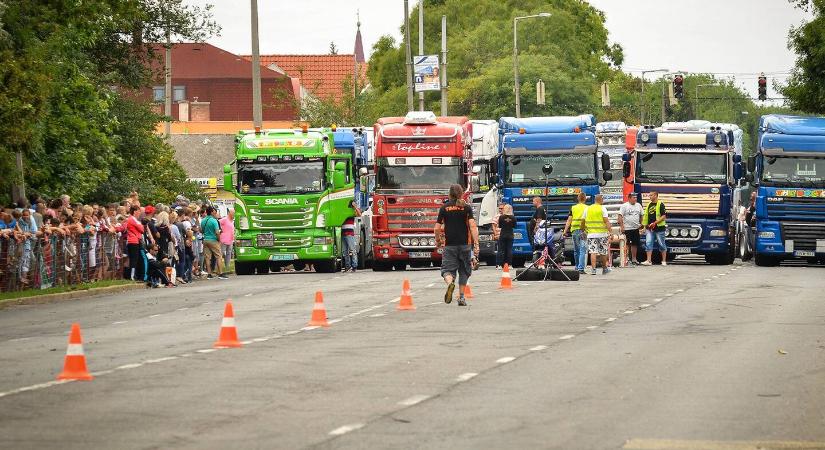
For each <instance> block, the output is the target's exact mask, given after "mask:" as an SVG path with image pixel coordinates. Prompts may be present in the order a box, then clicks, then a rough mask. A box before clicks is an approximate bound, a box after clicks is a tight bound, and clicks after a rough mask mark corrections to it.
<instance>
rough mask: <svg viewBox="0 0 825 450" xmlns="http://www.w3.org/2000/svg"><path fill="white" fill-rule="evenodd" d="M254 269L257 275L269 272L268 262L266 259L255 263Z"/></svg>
mask: <svg viewBox="0 0 825 450" xmlns="http://www.w3.org/2000/svg"><path fill="white" fill-rule="evenodd" d="M255 270H256V271H257V272H258V275H266V274H268V273H269V263H268V262H266V261H264V262H259V263H255Z"/></svg>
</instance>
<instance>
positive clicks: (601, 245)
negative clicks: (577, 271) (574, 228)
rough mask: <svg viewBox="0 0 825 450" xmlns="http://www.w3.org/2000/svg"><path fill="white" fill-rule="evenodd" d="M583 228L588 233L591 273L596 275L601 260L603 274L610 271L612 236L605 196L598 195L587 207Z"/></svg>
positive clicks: (582, 223)
mask: <svg viewBox="0 0 825 450" xmlns="http://www.w3.org/2000/svg"><path fill="white" fill-rule="evenodd" d="M581 226H582V229H584V232H585V234H586V235H587V250H588V251H589V252H590V264H591V268H590V274H591V275H596V266H597V263H598V262H599V260H601V262H602V267H603V268H604V270H603V271H602V274H603V275H607V274H608V273H610V268H609V267H607V254H608V237H609V236H610V227H611V225H610V219H608V218H607V208H605V207H604V197H603V196H602V195H601V194H598V195H596V203H593V204H592V205H590V206H588V207H587V210H586V211H585V213H584V219H582V221H581Z"/></svg>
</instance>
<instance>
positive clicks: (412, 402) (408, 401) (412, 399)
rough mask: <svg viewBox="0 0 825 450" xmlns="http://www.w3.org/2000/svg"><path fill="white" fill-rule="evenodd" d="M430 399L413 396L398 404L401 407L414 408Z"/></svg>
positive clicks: (425, 396)
mask: <svg viewBox="0 0 825 450" xmlns="http://www.w3.org/2000/svg"><path fill="white" fill-rule="evenodd" d="M428 398H430V396H429V395H413V396H412V397H410V398H408V399H406V400H401V401H400V402H398V404H399V405H401V406H412V405H417V404H419V403H421V402H423V401H424V400H427V399H428Z"/></svg>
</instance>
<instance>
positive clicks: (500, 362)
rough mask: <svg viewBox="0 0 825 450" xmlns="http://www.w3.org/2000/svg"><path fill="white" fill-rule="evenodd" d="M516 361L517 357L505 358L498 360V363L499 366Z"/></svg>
mask: <svg viewBox="0 0 825 450" xmlns="http://www.w3.org/2000/svg"><path fill="white" fill-rule="evenodd" d="M514 359H516V358H515V356H505V357H504V358H499V359H497V360H496V362H497V363H499V364H507V363H508V362H510V361H513V360H514Z"/></svg>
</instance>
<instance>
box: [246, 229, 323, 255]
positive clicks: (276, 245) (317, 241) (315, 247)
mask: <svg viewBox="0 0 825 450" xmlns="http://www.w3.org/2000/svg"><path fill="white" fill-rule="evenodd" d="M259 234H267V233H258V232H252V233H242V234H239V235H238V236H237V237H236V239H235V260H237V261H239V262H260V261H275V262H279V261H280V262H289V261H303V260H308V261H312V260H325V259H331V258H333V257H335V256H336V255H335V245H334V244H333V243H334V238H333V237H332V236H331V235H329V234H323V233H319V234H315V235H310V234H292V235H277V234H276V235H274V242H273V245H272V246H269V245H265V246H259V245H258V244H259V242H258V235H259ZM295 242H300V243H299V244H297V245H296V244H293V245H288V243H295Z"/></svg>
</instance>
